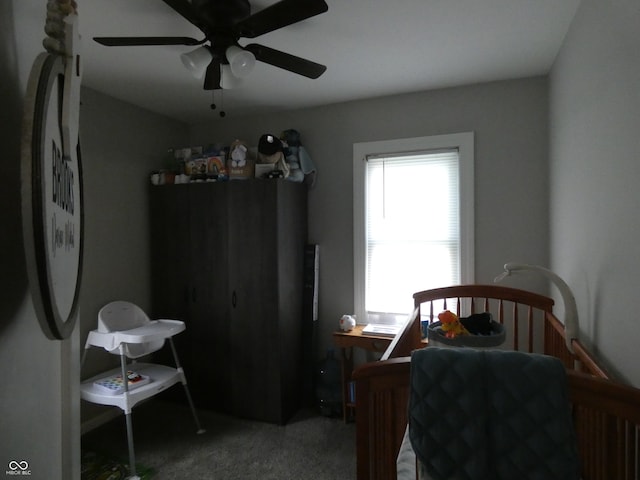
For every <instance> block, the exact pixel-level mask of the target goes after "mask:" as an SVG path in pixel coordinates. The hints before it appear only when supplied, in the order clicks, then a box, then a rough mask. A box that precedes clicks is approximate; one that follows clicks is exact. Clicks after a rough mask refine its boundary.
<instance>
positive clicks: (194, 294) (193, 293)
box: [191, 287, 197, 303]
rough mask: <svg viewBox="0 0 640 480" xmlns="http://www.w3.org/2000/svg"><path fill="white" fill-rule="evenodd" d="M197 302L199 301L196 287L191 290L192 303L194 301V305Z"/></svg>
mask: <svg viewBox="0 0 640 480" xmlns="http://www.w3.org/2000/svg"><path fill="white" fill-rule="evenodd" d="M196 300H197V296H196V287H193V288H192V289H191V301H192V302H193V303H196Z"/></svg>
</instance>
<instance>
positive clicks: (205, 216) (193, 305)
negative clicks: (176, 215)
mask: <svg viewBox="0 0 640 480" xmlns="http://www.w3.org/2000/svg"><path fill="white" fill-rule="evenodd" d="M227 186H228V185H227V184H225V183H220V184H218V183H202V184H192V185H189V187H190V194H189V203H190V211H189V218H190V222H189V224H190V226H189V230H190V232H189V236H190V240H191V241H190V244H189V245H188V248H189V250H190V251H191V261H190V283H189V306H190V315H189V316H190V319H191V322H190V323H191V325H190V328H191V345H190V349H191V354H192V355H191V356H192V359H193V361H194V369H193V370H194V372H195V377H194V378H193V382H191V380H190V383H194V384H195V393H194V397H195V400H194V401H195V402H196V404H197V405H201V406H203V407H206V408H212V409H216V410H228V409H229V401H228V400H229V398H228V395H226V394H225V392H227V391H228V389H229V388H230V387H231V381H230V371H229V369H228V368H227V364H228V361H229V355H230V353H229V351H230V349H229V342H228V337H229V310H228V306H227V298H228V282H227V271H228V256H227V248H228V236H227V208H226V205H227V195H226V193H227Z"/></svg>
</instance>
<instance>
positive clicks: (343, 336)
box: [333, 325, 393, 422]
mask: <svg viewBox="0 0 640 480" xmlns="http://www.w3.org/2000/svg"><path fill="white" fill-rule="evenodd" d="M364 327H365V325H356V326H355V327H354V329H353V330H351V331H350V332H343V331H341V330H340V331H336V332H333V342H334V343H335V344H336V345H337V346H338V347H339V348H340V350H341V355H340V358H341V361H342V416H343V419H344V421H345V422H347V421H348V420H349V419H350V418H351V416H352V414H353V413H354V411H355V406H356V405H355V403H354V402H353V401H351V400H350V398H349V397H350V395H349V382H350V381H351V372H352V371H353V347H358V348H363V349H365V350H369V351H370V352H384V351H385V350H386V349H387V347H388V346H389V345H390V344H391V342H392V341H393V337H383V336H377V335H370V334H364V333H362V329H363V328H364Z"/></svg>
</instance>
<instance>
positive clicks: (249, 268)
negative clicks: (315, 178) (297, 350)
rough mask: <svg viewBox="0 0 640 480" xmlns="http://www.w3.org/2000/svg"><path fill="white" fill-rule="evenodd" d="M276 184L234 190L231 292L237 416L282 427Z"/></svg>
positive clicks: (243, 184)
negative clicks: (279, 412) (279, 414)
mask: <svg viewBox="0 0 640 480" xmlns="http://www.w3.org/2000/svg"><path fill="white" fill-rule="evenodd" d="M275 183H276V182H272V181H265V180H261V181H236V182H231V184H230V185H229V186H230V187H231V188H230V190H229V196H228V198H229V210H228V211H229V223H228V225H229V267H230V268H229V288H230V289H231V290H230V308H231V309H230V312H231V317H230V320H231V324H230V327H231V332H230V340H231V348H232V359H233V361H232V363H231V368H232V370H233V371H232V376H233V385H232V394H231V396H232V398H233V403H234V406H235V413H236V414H238V415H241V416H245V417H251V418H256V419H260V420H265V421H276V422H279V418H276V417H277V415H276V414H275V413H274V412H276V411H277V410H278V405H279V403H280V397H279V389H278V387H279V381H278V379H279V373H280V372H279V362H278V356H279V346H278V330H279V324H278V316H277V306H278V302H277V294H278V291H277V266H276V259H277V254H276V249H277V242H276V240H277V231H276V230H277V228H276V227H277V225H276V215H275V214H276V206H275V198H276V196H275V192H276V188H275V187H276V185H275Z"/></svg>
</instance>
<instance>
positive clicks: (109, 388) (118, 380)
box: [93, 370, 151, 395]
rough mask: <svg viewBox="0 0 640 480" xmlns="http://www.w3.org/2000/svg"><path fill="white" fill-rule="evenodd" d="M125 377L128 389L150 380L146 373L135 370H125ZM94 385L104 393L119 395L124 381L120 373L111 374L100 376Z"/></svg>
mask: <svg viewBox="0 0 640 480" xmlns="http://www.w3.org/2000/svg"><path fill="white" fill-rule="evenodd" d="M127 378H128V380H129V390H130V391H131V390H133V389H135V388H138V387H141V386H142V385H146V384H147V383H149V382H150V381H151V379H150V378H149V377H148V376H147V375H141V374H139V373H137V372H133V371H131V370H129V371H128V372H127ZM93 384H94V386H96V387H97V388H99V389H100V390H102V391H103V392H104V393H108V394H111V395H119V394H120V393H123V392H124V382H123V381H122V375H112V376H109V377H105V378H101V379H100V380H96V381H95V382H93Z"/></svg>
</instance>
